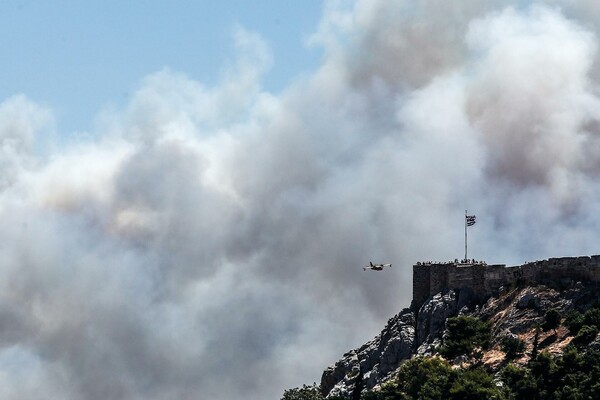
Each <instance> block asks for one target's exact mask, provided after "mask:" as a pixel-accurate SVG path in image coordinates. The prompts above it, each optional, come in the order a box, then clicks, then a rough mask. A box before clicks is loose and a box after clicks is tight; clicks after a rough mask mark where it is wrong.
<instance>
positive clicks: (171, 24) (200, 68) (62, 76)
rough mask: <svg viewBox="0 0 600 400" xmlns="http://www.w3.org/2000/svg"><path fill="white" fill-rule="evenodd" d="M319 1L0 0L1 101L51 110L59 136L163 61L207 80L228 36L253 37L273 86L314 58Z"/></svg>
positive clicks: (125, 94) (121, 96)
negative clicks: (23, 100)
mask: <svg viewBox="0 0 600 400" xmlns="http://www.w3.org/2000/svg"><path fill="white" fill-rule="evenodd" d="M321 7H322V4H321V1H317V0H308V1H301V2H300V1H293V0H267V1H261V2H248V1H242V0H228V1H158V0H148V1H140V0H134V1H126V2H122V1H113V0H110V1H94V2H92V1H65V0H59V1H52V2H49V1H47V2H46V1H18V2H1V3H0V49H1V52H2V54H3V57H2V58H1V60H0V76H1V77H2V79H1V80H0V99H6V98H7V97H9V96H12V95H14V94H17V93H23V94H25V95H26V96H28V97H29V98H31V99H32V100H34V101H36V102H38V103H41V104H43V105H45V106H48V107H49V108H51V109H52V110H53V112H54V114H55V116H56V119H57V125H58V130H59V132H60V134H61V135H62V136H63V137H64V136H68V135H69V134H70V133H71V132H74V131H85V130H89V129H91V127H92V124H93V119H94V116H95V115H96V114H97V113H98V112H99V111H100V110H101V109H102V108H104V107H119V106H122V105H123V104H125V103H126V102H127V100H128V99H129V97H130V95H131V93H132V92H133V91H135V89H136V88H137V87H138V85H139V82H140V80H141V79H142V78H143V77H144V76H146V75H147V74H149V73H152V72H156V71H158V70H160V69H162V68H164V67H168V68H170V69H172V70H174V71H178V72H182V73H185V74H187V75H188V76H189V77H190V78H192V79H194V80H197V81H200V82H202V83H204V84H207V85H211V84H212V83H214V82H215V81H216V80H217V79H218V78H219V74H220V71H221V70H222V68H223V67H224V66H225V65H226V64H227V62H228V61H229V60H231V59H232V58H233V57H234V49H233V40H232V32H233V31H234V29H235V27H236V26H238V25H240V26H242V27H244V28H245V29H247V30H249V31H252V32H256V33H258V34H260V35H261V36H262V37H263V39H264V40H265V41H266V42H267V43H268V45H269V46H270V48H271V51H272V53H273V59H274V63H273V66H272V69H271V70H270V71H269V72H268V74H267V75H266V77H265V81H264V88H265V90H268V91H271V92H278V91H279V90H281V89H282V88H283V87H284V86H285V85H286V83H287V82H289V80H290V79H291V78H292V77H294V76H296V75H298V74H301V73H303V72H306V71H309V70H311V69H312V68H314V66H315V65H316V64H317V63H318V61H319V59H320V57H321V52H320V49H319V48H315V47H312V48H309V47H307V46H306V39H307V38H308V37H309V36H310V34H311V33H312V32H314V30H315V29H316V27H317V25H318V22H319V16H320V12H321Z"/></svg>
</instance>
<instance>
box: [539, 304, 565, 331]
mask: <svg viewBox="0 0 600 400" xmlns="http://www.w3.org/2000/svg"><path fill="white" fill-rule="evenodd" d="M560 321H561V316H560V313H559V312H558V311H557V310H555V309H554V308H551V309H549V310H548V311H546V314H545V315H544V323H543V324H542V329H543V330H544V332H546V331H549V330H550V329H552V330H554V333H555V334H556V328H558V327H559V326H560Z"/></svg>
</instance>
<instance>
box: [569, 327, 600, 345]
mask: <svg viewBox="0 0 600 400" xmlns="http://www.w3.org/2000/svg"><path fill="white" fill-rule="evenodd" d="M597 335H598V328H597V327H596V325H592V326H589V325H584V326H582V327H581V329H580V330H579V332H577V335H576V336H575V338H574V339H573V344H575V345H576V346H585V345H587V344H590V343H591V342H592V340H594V339H596V336H597Z"/></svg>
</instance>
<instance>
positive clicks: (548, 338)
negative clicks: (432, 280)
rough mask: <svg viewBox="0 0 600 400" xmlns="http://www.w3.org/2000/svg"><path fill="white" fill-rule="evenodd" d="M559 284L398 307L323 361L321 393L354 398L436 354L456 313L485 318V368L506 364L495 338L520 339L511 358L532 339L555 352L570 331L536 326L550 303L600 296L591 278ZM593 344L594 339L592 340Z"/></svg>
mask: <svg viewBox="0 0 600 400" xmlns="http://www.w3.org/2000/svg"><path fill="white" fill-rule="evenodd" d="M561 285H562V287H549V286H542V285H540V286H522V287H514V288H500V294H499V295H498V296H495V297H490V298H488V299H486V300H485V301H482V300H481V299H480V298H479V297H478V296H473V295H472V293H469V291H468V290H462V291H457V290H447V291H445V292H440V293H437V294H436V295H434V296H432V297H430V298H429V299H427V300H426V301H425V302H424V303H423V304H422V306H421V307H420V308H419V309H418V310H416V309H410V308H406V309H404V310H402V311H401V312H400V313H399V314H397V315H396V316H394V317H392V318H391V319H390V320H389V321H388V323H387V325H386V326H385V328H384V329H383V331H381V333H380V334H379V335H377V336H376V337H375V338H374V339H373V340H371V341H370V342H368V343H366V344H364V345H363V346H361V347H360V348H358V349H355V350H352V351H350V352H348V353H346V354H344V355H343V357H342V358H341V359H340V360H338V361H337V362H336V363H335V364H333V365H331V366H330V367H328V368H327V369H326V370H325V371H324V372H323V375H322V380H321V390H322V392H323V395H325V396H326V397H328V398H331V397H335V396H341V397H343V398H345V399H359V398H360V395H361V393H364V392H365V391H367V390H370V389H373V388H375V389H376V388H377V387H378V386H379V385H380V384H381V383H383V382H385V381H386V380H389V379H391V378H392V377H394V376H395V373H396V371H397V369H398V367H399V366H400V365H401V364H402V363H403V362H404V361H406V360H408V359H410V358H411V357H415V356H419V355H425V356H431V355H436V354H437V351H438V349H439V346H440V345H441V344H442V342H443V339H444V332H445V328H446V321H447V319H448V318H449V317H453V316H457V315H461V314H464V315H469V316H474V317H477V318H480V319H482V320H485V321H489V322H490V324H491V330H492V345H491V346H490V347H489V348H488V349H486V350H485V351H482V353H481V354H480V357H479V358H478V360H477V361H476V362H477V363H480V364H483V365H484V366H485V367H486V368H488V369H490V370H494V369H498V368H500V367H501V366H503V365H505V364H506V362H507V358H506V356H505V354H504V353H503V352H502V351H501V350H500V349H501V346H500V343H501V340H502V339H503V338H504V337H507V336H511V337H515V338H518V339H520V340H521V341H523V342H524V343H525V351H524V352H523V355H522V356H521V357H520V358H517V359H516V360H513V362H516V363H519V362H521V363H526V362H527V358H528V357H529V355H530V354H531V351H532V348H533V342H534V341H536V342H537V343H538V344H539V350H540V351H543V350H546V351H548V352H550V353H554V354H560V353H561V352H562V350H563V349H564V348H565V347H566V346H567V345H568V344H569V343H570V342H571V340H572V339H573V336H572V335H571V334H570V333H569V330H568V329H567V328H566V327H564V326H559V327H558V328H557V329H556V330H550V331H548V332H543V331H541V330H540V328H539V327H540V326H541V325H542V323H543V322H544V314H545V312H546V311H547V310H550V309H555V310H557V311H558V312H559V313H560V314H561V315H562V316H566V315H568V314H569V313H571V312H572V311H575V310H578V311H580V312H585V311H586V310H587V309H589V308H590V307H591V305H592V304H594V303H596V304H597V303H598V299H599V292H598V284H596V283H587V284H584V283H581V282H561ZM536 332H537V333H536ZM536 336H537V339H536V338H535V337H536ZM598 345H600V343H598V342H597V339H596V341H594V342H593V343H592V346H598ZM450 361H452V362H453V363H455V364H457V365H459V364H460V365H464V364H465V363H469V362H475V361H473V360H469V359H466V358H465V357H463V358H461V359H456V360H450Z"/></svg>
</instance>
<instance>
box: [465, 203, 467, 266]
mask: <svg viewBox="0 0 600 400" xmlns="http://www.w3.org/2000/svg"><path fill="white" fill-rule="evenodd" d="M465 262H467V210H465Z"/></svg>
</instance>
